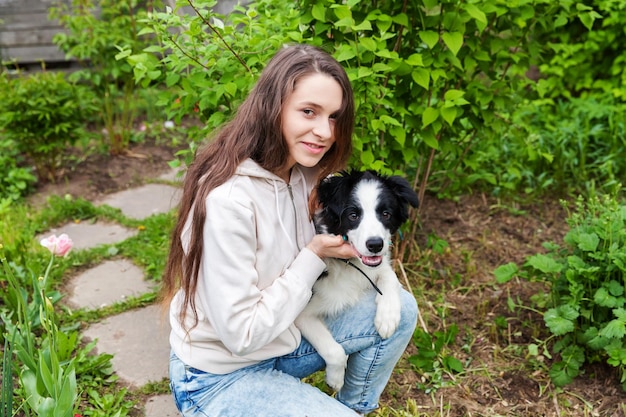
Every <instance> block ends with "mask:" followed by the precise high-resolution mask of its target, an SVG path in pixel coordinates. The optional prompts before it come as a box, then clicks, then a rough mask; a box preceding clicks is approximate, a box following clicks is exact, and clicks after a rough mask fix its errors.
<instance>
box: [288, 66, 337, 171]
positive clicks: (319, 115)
mask: <svg viewBox="0 0 626 417" xmlns="http://www.w3.org/2000/svg"><path fill="white" fill-rule="evenodd" d="M342 99H343V92H342V90H341V86H340V85H339V83H338V82H337V81H335V80H334V79H333V78H332V77H330V76H328V75H326V74H321V73H313V74H311V75H307V76H305V77H303V78H301V79H300V80H299V81H298V82H297V83H296V87H295V89H294V91H293V93H291V95H290V96H289V97H287V100H286V101H285V102H284V103H283V108H282V112H281V120H282V127H283V132H282V133H283V137H284V138H285V141H286V142H287V146H288V147H289V159H288V163H287V165H286V166H285V167H284V169H283V171H282V172H281V173H280V174H279V175H280V176H281V177H282V178H283V179H285V180H286V181H287V182H289V175H290V171H291V168H292V167H293V166H294V165H295V164H296V163H298V164H300V165H303V166H305V167H313V166H315V165H317V164H318V163H319V161H320V160H321V159H322V157H323V156H324V155H325V154H326V152H328V150H329V149H330V147H331V146H332V145H333V143H335V117H336V115H337V113H338V112H339V110H340V109H341V102H342Z"/></svg>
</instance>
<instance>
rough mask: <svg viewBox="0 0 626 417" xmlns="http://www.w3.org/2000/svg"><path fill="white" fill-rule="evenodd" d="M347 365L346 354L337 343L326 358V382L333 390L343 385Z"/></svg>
mask: <svg viewBox="0 0 626 417" xmlns="http://www.w3.org/2000/svg"><path fill="white" fill-rule="evenodd" d="M347 366H348V355H346V352H345V351H344V350H343V348H342V347H341V345H339V344H337V346H336V347H335V349H333V352H332V354H331V355H330V356H329V357H327V358H326V384H328V386H329V387H331V388H332V389H334V390H335V391H339V390H340V389H341V387H343V380H344V378H345V375H346V367H347Z"/></svg>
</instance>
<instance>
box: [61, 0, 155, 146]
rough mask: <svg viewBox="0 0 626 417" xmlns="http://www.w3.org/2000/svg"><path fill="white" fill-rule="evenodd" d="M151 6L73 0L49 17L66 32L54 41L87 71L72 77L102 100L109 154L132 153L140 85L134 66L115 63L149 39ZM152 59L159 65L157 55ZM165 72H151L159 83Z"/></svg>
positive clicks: (131, 0) (128, 0)
mask: <svg viewBox="0 0 626 417" xmlns="http://www.w3.org/2000/svg"><path fill="white" fill-rule="evenodd" d="M146 3H147V4H148V5H152V4H156V5H159V4H160V2H158V1H152V2H145V1H141V0H123V1H119V0H72V1H71V2H57V3H56V5H55V6H54V7H51V9H50V17H51V18H53V19H58V20H59V21H60V23H61V24H62V25H63V27H64V28H65V29H66V30H65V31H63V32H60V33H58V34H56V35H55V36H54V38H53V41H54V43H55V44H56V45H57V46H59V48H61V50H63V51H64V52H65V53H66V55H67V56H68V57H70V58H75V59H77V60H78V62H79V63H81V64H82V65H83V66H84V67H83V68H82V69H81V70H78V71H75V72H74V73H73V74H72V75H71V79H72V80H81V81H83V82H85V83H87V85H89V86H90V87H91V88H92V89H93V91H94V93H95V94H96V96H97V99H98V104H99V117H100V122H101V123H102V124H103V125H104V127H105V130H104V132H105V135H106V139H107V141H106V142H107V144H108V149H109V152H110V153H111V154H113V155H118V154H122V153H124V152H126V151H127V150H128V145H129V143H130V140H131V137H132V130H133V122H134V121H135V117H136V115H137V114H136V110H137V109H136V108H135V105H136V101H137V97H136V85H135V82H134V80H133V68H132V67H131V66H130V65H129V63H128V62H126V61H125V60H118V59H116V55H117V54H119V53H120V51H122V50H126V51H135V52H139V51H141V50H142V49H143V48H145V47H147V46H148V45H149V42H150V39H149V38H148V37H146V36H142V35H141V33H140V32H141V31H142V29H143V24H142V23H141V22H142V20H143V19H145V17H146V16H147V14H148V6H146ZM151 58H152V59H153V60H155V61H156V58H155V57H152V56H151ZM160 75H161V74H160V73H158V72H157V73H150V76H152V77H153V78H154V79H156V78H158V77H159V76H160Z"/></svg>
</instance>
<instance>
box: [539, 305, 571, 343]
mask: <svg viewBox="0 0 626 417" xmlns="http://www.w3.org/2000/svg"><path fill="white" fill-rule="evenodd" d="M577 318H578V311H576V309H575V308H574V307H572V306H570V305H567V304H565V305H561V306H558V307H557V308H551V309H549V310H548V311H546V312H545V313H544V315H543V320H544V322H545V323H546V326H547V327H548V328H549V329H550V331H551V332H552V333H553V334H554V335H556V336H561V335H564V334H566V333H569V332H572V331H574V328H575V326H574V320H576V319H577Z"/></svg>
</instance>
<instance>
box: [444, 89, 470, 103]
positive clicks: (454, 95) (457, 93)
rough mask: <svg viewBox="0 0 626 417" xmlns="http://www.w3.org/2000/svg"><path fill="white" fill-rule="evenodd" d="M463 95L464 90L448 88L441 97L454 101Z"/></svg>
mask: <svg viewBox="0 0 626 417" xmlns="http://www.w3.org/2000/svg"><path fill="white" fill-rule="evenodd" d="M464 95H465V91H461V90H455V89H450V90H447V91H446V93H445V94H444V95H443V98H444V99H445V100H451V101H455V100H458V99H460V98H461V97H463V96H464Z"/></svg>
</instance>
